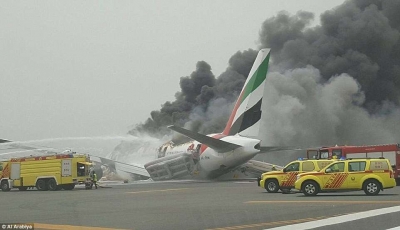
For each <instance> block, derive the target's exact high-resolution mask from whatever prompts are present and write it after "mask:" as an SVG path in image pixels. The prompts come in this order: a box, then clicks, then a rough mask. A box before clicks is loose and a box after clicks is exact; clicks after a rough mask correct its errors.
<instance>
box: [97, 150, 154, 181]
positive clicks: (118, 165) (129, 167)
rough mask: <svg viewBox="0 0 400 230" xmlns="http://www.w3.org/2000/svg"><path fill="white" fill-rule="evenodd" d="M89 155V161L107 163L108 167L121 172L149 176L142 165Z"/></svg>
mask: <svg viewBox="0 0 400 230" xmlns="http://www.w3.org/2000/svg"><path fill="white" fill-rule="evenodd" d="M89 156H90V160H91V161H94V162H96V163H99V164H102V165H107V166H108V167H110V168H112V169H114V170H118V171H122V172H126V173H132V174H135V175H140V176H144V177H150V174H149V173H148V172H147V170H146V169H145V168H144V167H143V166H139V165H133V164H127V163H123V162H119V161H115V160H111V159H108V158H104V157H99V156H95V155H89Z"/></svg>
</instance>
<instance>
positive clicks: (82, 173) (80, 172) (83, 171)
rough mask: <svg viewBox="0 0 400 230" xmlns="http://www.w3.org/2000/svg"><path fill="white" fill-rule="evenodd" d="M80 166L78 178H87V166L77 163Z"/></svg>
mask: <svg viewBox="0 0 400 230" xmlns="http://www.w3.org/2000/svg"><path fill="white" fill-rule="evenodd" d="M77 164H78V167H77V168H78V173H77V174H78V176H85V171H86V170H85V165H84V164H80V163H77Z"/></svg>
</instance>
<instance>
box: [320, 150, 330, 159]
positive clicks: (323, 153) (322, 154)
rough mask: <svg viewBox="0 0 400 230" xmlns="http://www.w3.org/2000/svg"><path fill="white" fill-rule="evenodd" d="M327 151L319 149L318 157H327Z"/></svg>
mask: <svg viewBox="0 0 400 230" xmlns="http://www.w3.org/2000/svg"><path fill="white" fill-rule="evenodd" d="M328 157H329V153H328V150H321V151H320V157H319V159H328Z"/></svg>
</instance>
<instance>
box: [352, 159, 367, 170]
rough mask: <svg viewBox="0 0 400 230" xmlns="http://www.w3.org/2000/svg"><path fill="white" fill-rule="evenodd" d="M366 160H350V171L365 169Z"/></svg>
mask: <svg viewBox="0 0 400 230" xmlns="http://www.w3.org/2000/svg"><path fill="white" fill-rule="evenodd" d="M365 165H366V162H365V161H359V162H349V172H357V171H365Z"/></svg>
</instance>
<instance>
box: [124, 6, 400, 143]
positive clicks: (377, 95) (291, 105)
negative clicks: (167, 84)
mask: <svg viewBox="0 0 400 230" xmlns="http://www.w3.org/2000/svg"><path fill="white" fill-rule="evenodd" d="M398 12H400V1H396V0H383V1H373V0H369V1H363V0H354V1H346V2H345V3H343V4H342V5H340V6H338V7H336V8H334V9H332V10H329V11H327V12H325V13H324V14H322V15H321V18H320V20H321V22H320V25H319V26H315V27H310V25H311V22H312V21H313V20H314V15H313V14H312V13H309V12H298V13H297V14H295V15H290V14H288V13H286V12H280V13H278V14H277V15H276V16H274V17H271V18H269V19H267V20H266V21H265V22H264V23H263V24H262V27H261V30H260V37H259V42H260V47H259V48H266V47H268V48H271V51H272V62H271V64H270V66H271V68H270V70H271V71H270V73H269V75H268V77H267V94H266V95H265V97H264V108H263V109H264V112H263V115H264V116H265V118H266V119H265V123H264V124H263V127H262V130H261V132H262V133H261V134H262V138H263V143H264V144H271V145H303V146H304V145H307V146H315V145H332V144H381V143H390V142H398V141H399V134H400V131H398V129H397V128H396V125H397V124H400V116H399V115H400V111H399V104H400V64H399V63H400V41H399V39H400V32H399V31H400V14H398ZM256 54H257V51H256V50H252V49H249V50H246V51H243V52H237V53H235V54H234V55H233V56H232V57H231V58H230V60H229V67H228V68H227V69H226V71H225V72H224V73H222V74H221V75H220V76H219V77H218V78H215V77H214V75H213V74H212V72H211V67H210V66H209V65H208V64H207V63H206V62H199V63H198V64H197V66H196V71H194V72H193V73H192V74H191V75H190V76H188V77H182V78H181V81H180V86H181V91H180V92H178V93H176V100H175V101H174V102H166V103H165V104H164V105H163V106H162V108H161V110H159V111H153V112H152V113H151V118H149V119H148V120H147V121H146V122H145V123H144V124H140V125H137V126H136V127H135V128H134V129H133V130H132V131H131V132H130V133H131V134H135V133H138V132H146V133H148V134H150V135H152V136H155V135H156V134H158V135H160V134H161V135H167V134H169V133H170V132H169V131H168V129H166V128H165V126H166V125H170V124H176V125H180V126H185V127H186V128H189V129H192V130H195V131H199V132H201V133H210V132H220V131H222V130H223V128H224V126H225V123H226V121H227V119H228V116H229V113H230V111H231V109H232V107H233V103H234V101H235V99H236V97H237V95H238V94H239V92H240V90H241V88H242V86H243V84H244V82H245V80H246V77H247V74H248V73H249V71H250V68H251V66H252V64H253V62H254V60H255V57H256Z"/></svg>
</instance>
